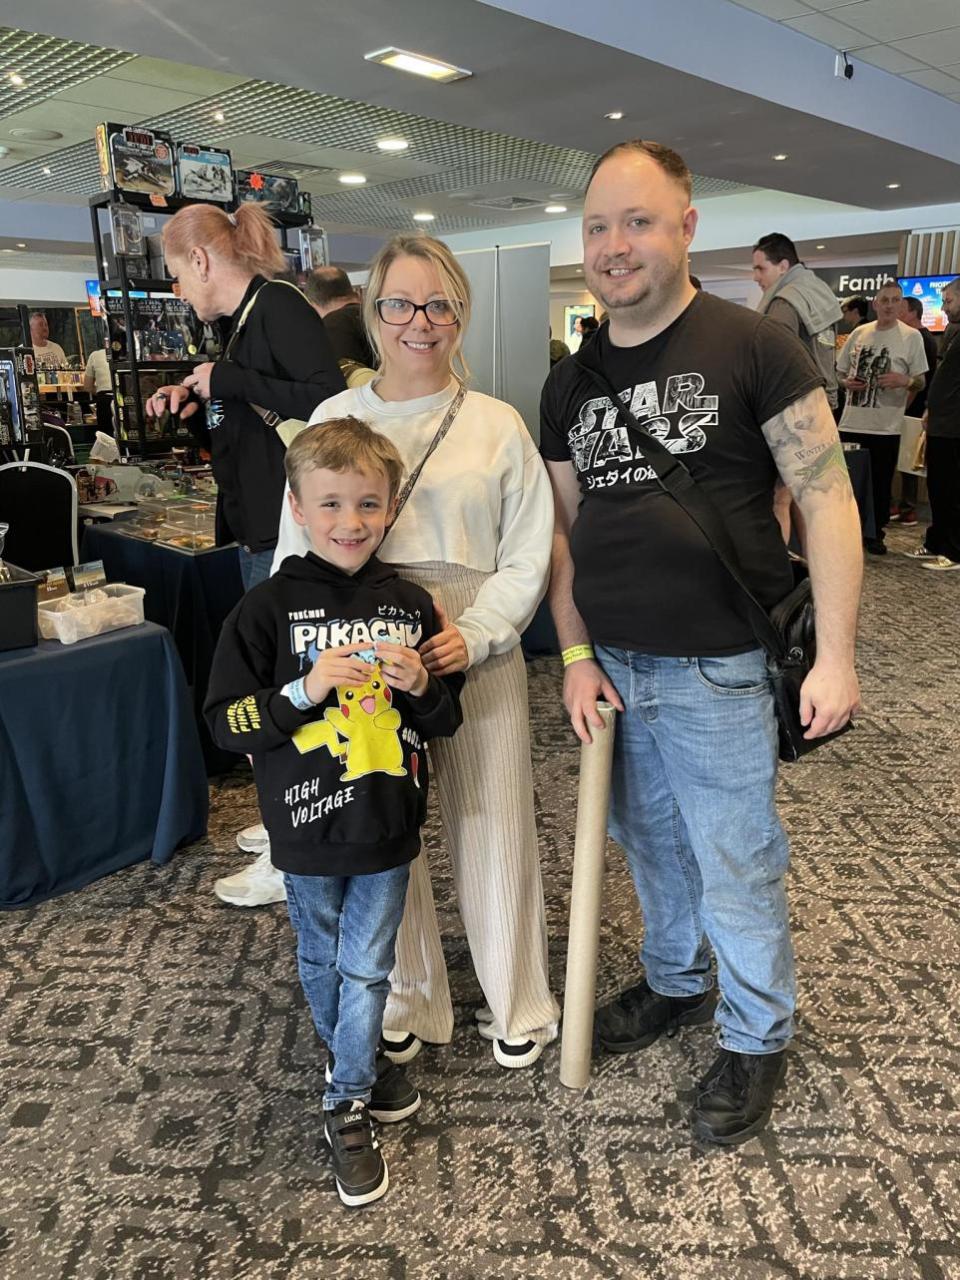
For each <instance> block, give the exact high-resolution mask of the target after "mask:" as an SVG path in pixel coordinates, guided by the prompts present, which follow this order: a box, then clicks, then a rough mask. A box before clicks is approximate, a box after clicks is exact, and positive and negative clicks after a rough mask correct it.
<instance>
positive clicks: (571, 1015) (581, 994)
mask: <svg viewBox="0 0 960 1280" xmlns="http://www.w3.org/2000/svg"><path fill="white" fill-rule="evenodd" d="M597 710H598V711H599V712H600V715H601V716H602V718H603V724H604V727H603V729H602V730H599V729H598V730H595V731H594V734H593V742H592V743H591V744H590V745H589V746H588V745H587V744H586V743H582V744H581V746H580V788H579V792H578V795H577V834H576V840H575V843H574V849H573V883H572V886H571V890H570V932H569V941H568V945H567V977H566V983H565V985H564V993H563V1037H562V1040H561V1044H560V1083H561V1084H562V1085H565V1086H566V1087H567V1088H568V1089H585V1088H586V1087H587V1085H588V1083H589V1081H590V1058H591V1051H592V1045H593V1013H594V1006H595V1003H596V996H597V952H598V950H599V946H600V909H601V905H602V901H603V870H604V850H605V847H606V841H607V809H608V808H609V805H610V773H611V769H612V767H613V737H614V731H615V728H616V723H615V717H616V712H615V711H614V709H613V707H612V706H611V705H610V703H609V702H598V703H597Z"/></svg>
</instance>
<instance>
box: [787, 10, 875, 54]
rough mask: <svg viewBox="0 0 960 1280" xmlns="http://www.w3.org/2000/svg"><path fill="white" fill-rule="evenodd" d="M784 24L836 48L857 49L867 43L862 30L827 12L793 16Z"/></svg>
mask: <svg viewBox="0 0 960 1280" xmlns="http://www.w3.org/2000/svg"><path fill="white" fill-rule="evenodd" d="M784 25H785V26H788V27H792V28H793V29H794V31H800V32H802V34H803V35H805V36H810V37H811V39H813V40H819V41H820V43H821V44H828V45H830V46H831V48H834V49H856V48H858V47H859V46H860V45H862V44H865V43H866V41H865V40H864V38H863V34H862V33H861V32H859V31H855V30H854V29H853V27H848V26H845V25H844V23H842V22H837V21H836V19H835V18H831V17H828V15H827V14H825V13H811V14H810V15H809V17H806V18H791V19H790V21H789V22H787V23H785V24H784Z"/></svg>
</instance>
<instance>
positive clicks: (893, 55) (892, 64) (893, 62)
mask: <svg viewBox="0 0 960 1280" xmlns="http://www.w3.org/2000/svg"><path fill="white" fill-rule="evenodd" d="M856 56H857V58H858V59H859V60H860V61H861V62H869V63H871V64H872V65H873V66H875V67H879V68H880V69H881V70H882V71H893V72H895V73H896V74H897V75H902V73H903V72H904V71H925V70H926V69H927V64H926V63H925V62H920V61H919V59H917V58H911V57H910V55H909V54H906V53H901V52H900V50H899V49H894V48H892V47H891V46H890V45H888V44H873V45H868V46H867V48H865V49H858V50H857V54H856Z"/></svg>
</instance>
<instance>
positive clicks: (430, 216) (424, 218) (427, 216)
mask: <svg viewBox="0 0 960 1280" xmlns="http://www.w3.org/2000/svg"><path fill="white" fill-rule="evenodd" d="M436 216H437V215H436V214H435V213H426V212H424V213H415V214H414V215H413V220H414V222H432V221H433V220H434V218H435V217H436Z"/></svg>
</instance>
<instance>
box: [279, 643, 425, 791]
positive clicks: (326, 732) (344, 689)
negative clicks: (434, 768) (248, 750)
mask: <svg viewBox="0 0 960 1280" xmlns="http://www.w3.org/2000/svg"><path fill="white" fill-rule="evenodd" d="M392 696H393V695H392V694H391V692H390V687H389V685H388V684H387V683H386V681H385V680H384V678H383V675H382V673H381V670H380V664H379V662H378V663H375V664H374V668H373V674H372V675H371V677H370V679H369V680H368V681H367V682H366V683H365V684H361V685H345V684H344V685H337V701H338V703H339V706H336V707H327V709H326V711H325V712H324V713H323V719H322V720H319V721H314V722H313V723H312V724H307V725H304V726H303V728H302V729H298V730H297V732H296V733H295V734H294V735H293V741H294V744H295V745H296V748H297V750H298V751H299V752H300V753H301V754H305V753H306V752H308V751H315V750H316V749H317V748H318V747H326V748H327V749H328V751H329V752H330V754H331V755H332V756H339V757H340V758H341V760H343V762H344V763H345V765H346V771H345V772H344V773H342V774H341V775H340V781H341V782H352V781H354V780H355V779H356V778H363V777H365V776H366V775H367V774H368V773H388V774H390V775H391V776H392V777H395V778H404V777H406V774H407V771H406V769H405V768H404V767H403V745H402V744H401V742H400V737H399V734H398V733H397V730H398V729H399V728H400V723H401V721H400V712H399V711H397V710H396V708H395V707H392V706H391V705H390V703H391V699H392Z"/></svg>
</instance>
